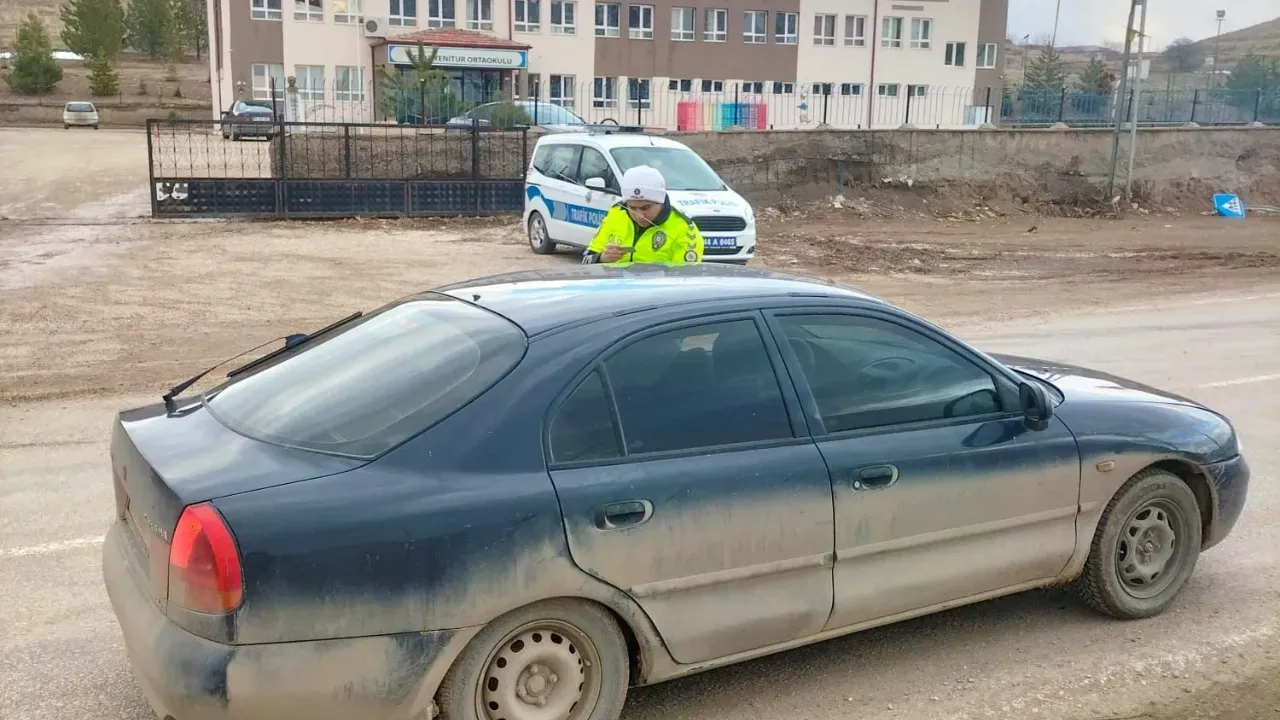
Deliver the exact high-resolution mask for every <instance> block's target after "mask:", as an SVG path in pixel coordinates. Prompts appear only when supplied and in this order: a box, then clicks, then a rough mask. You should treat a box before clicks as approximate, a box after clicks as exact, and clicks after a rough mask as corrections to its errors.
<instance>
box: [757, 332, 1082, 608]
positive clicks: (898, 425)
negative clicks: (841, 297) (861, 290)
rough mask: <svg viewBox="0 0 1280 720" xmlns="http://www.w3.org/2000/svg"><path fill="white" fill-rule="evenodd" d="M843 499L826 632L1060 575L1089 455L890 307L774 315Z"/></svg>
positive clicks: (967, 358)
mask: <svg viewBox="0 0 1280 720" xmlns="http://www.w3.org/2000/svg"><path fill="white" fill-rule="evenodd" d="M769 319H770V324H771V326H772V328H773V330H774V332H775V333H776V336H777V338H778V342H779V345H780V346H781V347H782V352H783V354H784V356H785V357H786V359H787V364H788V367H789V368H790V369H791V370H792V378H793V379H794V381H795V382H796V383H797V387H798V390H799V394H800V398H801V402H802V404H803V405H804V406H805V407H806V410H807V412H808V414H809V426H810V427H811V428H813V429H814V433H815V438H816V440H817V445H818V448H819V449H820V450H821V452H822V455H823V458H824V459H825V460H826V463H827V467H828V469H829V470H830V472H831V485H832V497H833V498H834V502H835V519H836V527H835V534H836V541H835V548H836V550H835V552H836V555H835V568H834V586H835V606H834V609H833V611H832V615H831V619H830V621H829V623H828V625H827V627H828V629H835V628H840V627H847V626H851V625H858V624H863V623H874V622H876V621H885V620H887V619H888V620H891V619H894V617H895V616H904V615H909V614H912V613H918V612H923V611H928V610H930V609H941V608H942V607H944V606H946V605H948V604H954V603H955V602H956V601H959V600H965V599H975V600H976V599H980V598H981V597H983V596H987V595H994V594H998V593H1000V592H1001V591H1005V590H1008V589H1010V588H1018V587H1028V586H1031V585H1033V584H1037V583H1041V582H1043V581H1045V580H1048V579H1051V578H1053V577H1055V576H1056V575H1057V574H1058V573H1059V572H1061V571H1062V569H1063V568H1064V567H1065V566H1066V564H1067V562H1068V561H1069V560H1070V558H1071V554H1072V551H1073V549H1074V547H1075V539H1076V532H1075V518H1076V513H1077V508H1078V502H1079V494H1080V460H1079V452H1078V449H1077V446H1076V442H1075V438H1074V437H1073V436H1072V434H1071V432H1070V431H1069V430H1068V429H1067V428H1066V426H1064V425H1063V424H1062V423H1061V422H1060V421H1058V420H1057V419H1056V418H1055V419H1054V420H1053V421H1052V422H1051V423H1050V425H1049V427H1048V428H1047V429H1044V430H1032V429H1030V428H1029V427H1028V425H1027V423H1026V421H1025V419H1024V416H1023V414H1022V412H1021V411H1020V409H1019V408H1018V407H1017V400H1016V397H1017V388H1016V385H1017V384H1016V383H1015V382H1014V381H1012V380H1010V379H1009V378H1008V377H1006V376H1005V375H1004V374H1003V373H1001V372H999V371H998V370H996V369H995V368H993V367H990V366H989V365H987V364H986V360H985V359H983V358H982V357H981V356H980V355H979V354H976V353H972V352H970V351H968V350H967V349H966V348H964V346H963V345H961V344H959V343H955V342H953V341H951V340H950V339H949V338H947V337H946V336H945V335H943V334H941V333H938V332H936V331H934V330H932V329H931V328H928V327H927V326H925V325H924V324H921V323H917V322H915V321H913V320H911V319H909V318H905V317H902V316H899V315H894V314H880V313H876V312H874V311H865V312H855V311H844V310H831V309H823V310H819V309H814V310H810V311H776V312H771V313H769Z"/></svg>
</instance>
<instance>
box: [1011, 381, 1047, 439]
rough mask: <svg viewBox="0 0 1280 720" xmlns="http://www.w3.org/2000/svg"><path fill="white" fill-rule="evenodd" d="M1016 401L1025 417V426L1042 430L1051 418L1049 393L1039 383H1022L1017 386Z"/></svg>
mask: <svg viewBox="0 0 1280 720" xmlns="http://www.w3.org/2000/svg"><path fill="white" fill-rule="evenodd" d="M1018 402H1019V404H1021V405H1022V414H1023V416H1024V417H1026V419H1027V427H1029V428H1031V429H1032V430H1044V429H1045V428H1047V427H1049V421H1050V420H1051V419H1053V403H1052V402H1050V401H1049V393H1048V392H1046V391H1045V389H1044V388H1043V387H1041V386H1039V385H1036V384H1032V383H1026V382H1024V383H1022V384H1021V385H1019V386H1018Z"/></svg>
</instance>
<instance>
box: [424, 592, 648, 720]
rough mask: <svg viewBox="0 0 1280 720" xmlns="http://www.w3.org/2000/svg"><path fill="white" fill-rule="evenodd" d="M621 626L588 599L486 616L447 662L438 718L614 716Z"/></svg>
mask: <svg viewBox="0 0 1280 720" xmlns="http://www.w3.org/2000/svg"><path fill="white" fill-rule="evenodd" d="M628 658H629V656H628V653H627V644H626V640H625V639H624V638H623V636H622V630H621V628H620V627H619V626H618V623H617V621H616V620H614V618H613V616H612V615H611V614H609V612H608V611H607V610H605V609H603V608H601V607H599V606H597V605H593V604H591V603H586V602H579V601H575V600H549V601H546V602H540V603H535V604H533V605H530V606H528V607H525V608H521V609H519V610H515V611H513V612H510V613H508V614H506V615H503V616H502V617H500V618H498V619H497V620H494V621H493V622H491V623H489V624H488V625H487V626H486V627H485V629H484V630H481V631H480V634H478V635H476V637H475V638H474V639H473V640H472V641H471V643H470V644H469V645H468V646H467V649H466V650H464V651H463V652H462V655H461V656H460V657H459V658H458V660H457V662H455V663H454V665H453V667H452V668H450V669H449V672H448V674H446V675H445V678H444V682H443V683H442V684H441V685H440V694H439V695H438V698H439V704H440V712H441V717H443V718H444V720H616V718H618V716H619V715H621V713H622V706H623V704H624V703H625V702H626V697H627V684H628V679H629V677H630V675H629V672H630V671H629V660H628Z"/></svg>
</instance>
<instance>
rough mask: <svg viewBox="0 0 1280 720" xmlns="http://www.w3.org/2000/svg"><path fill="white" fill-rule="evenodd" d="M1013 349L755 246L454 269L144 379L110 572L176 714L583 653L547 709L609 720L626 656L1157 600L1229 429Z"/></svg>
mask: <svg viewBox="0 0 1280 720" xmlns="http://www.w3.org/2000/svg"><path fill="white" fill-rule="evenodd" d="M913 343H914V344H913ZM867 348H873V349H875V348H878V349H875V350H874V352H872V351H870V350H867ZM886 348H888V350H886ZM849 353H854V354H855V355H856V356H857V359H856V360H850V359H849V357H851V356H850V355H849ZM868 353H870V354H868ZM1003 360H1004V362H1002V361H1001V359H997V358H995V357H992V356H988V355H985V354H983V353H981V352H979V351H977V350H975V349H973V348H971V347H969V346H968V345H966V344H965V343H963V342H961V341H959V340H957V339H956V338H954V337H952V336H950V335H948V334H947V333H945V332H943V331H942V330H940V329H938V328H936V327H934V326H932V325H930V324H929V323H927V322H925V321H924V320H922V319H920V318H917V317H915V316H913V315H911V314H909V313H906V312H904V311H902V310H900V309H898V308H895V307H893V306H891V305H889V304H887V303H885V302H883V301H882V300H879V299H877V298H874V297H871V296H869V295H866V294H863V293H860V292H857V291H854V290H849V289H844V288H840V287H836V286H832V285H827V284H824V283H820V282H817V281H811V280H808V279H804V278H797V277H793V276H787V275H777V274H772V273H767V272H760V271H753V270H745V269H736V268H724V267H717V266H709V265H700V266H688V267H683V268H661V267H657V268H649V267H643V266H634V267H630V268H626V269H618V268H608V267H584V268H578V267H575V268H573V269H569V270H565V271H547V272H528V273H520V274H515V275H507V276H499V277H494V278H487V279H481V280H475V281H471V282H468V283H463V284H458V285H453V286H448V287H444V288H439V289H437V290H435V291H431V292H427V293H423V294H421V295H416V296H412V297H409V298H405V299H402V300H400V301H397V302H395V303H392V304H390V305H388V306H386V307H385V308H382V309H380V310H378V311H377V312H374V313H370V314H369V315H367V316H365V317H363V318H360V319H358V320H356V321H353V322H350V323H348V324H346V325H343V326H341V327H339V328H337V329H335V330H333V331H332V332H329V333H327V334H325V335H324V336H322V337H316V338H315V339H312V340H310V341H309V342H305V343H302V344H300V345H299V346H298V347H296V348H293V349H291V350H289V351H288V352H286V353H284V354H283V355H282V356H281V357H279V358H277V359H274V360H273V361H271V362H269V363H265V364H263V365H261V366H259V367H255V368H253V369H252V370H251V371H248V372H245V373H242V374H238V375H236V376H235V377H233V378H231V379H230V380H228V381H227V382H226V383H224V384H223V385H221V386H219V387H218V388H215V389H214V390H212V391H210V392H208V393H206V394H204V395H203V396H201V397H200V398H199V399H195V400H191V401H188V402H183V403H180V404H179V405H178V406H177V407H175V408H171V409H166V408H163V407H161V406H158V405H157V406H151V407H144V408H138V409H135V410H130V411H126V412H123V413H121V414H120V416H119V417H118V419H117V421H116V423H115V425H114V429H113V436H112V445H111V456H112V470H113V475H114V483H115V488H116V511H117V520H116V522H115V523H114V524H113V526H112V528H111V530H110V532H109V535H108V541H107V543H106V546H105V550H104V576H105V581H106V585H107V589H108V592H109V595H110V598H111V603H112V606H113V608H114V610H115V613H116V616H117V618H118V619H119V622H120V624H121V627H122V629H123V632H124V637H125V641H126V646H127V648H128V653H129V656H130V659H131V661H132V664H133V667H134V670H135V673H136V675H137V677H138V679H139V682H140V684H141V686H142V687H143V689H144V692H145V693H146V695H147V697H148V699H149V701H150V702H151V704H152V706H153V707H154V708H155V709H156V711H157V713H158V714H159V715H160V716H161V717H162V718H163V717H171V718H173V719H174V720H191V719H193V718H268V717H270V718H278V717H286V716H287V717H300V718H310V719H317V720H319V719H323V718H344V719H348V720H349V719H352V718H420V717H424V716H427V717H429V716H431V715H433V714H435V713H436V712H437V711H438V710H443V712H444V714H445V715H447V716H449V717H453V718H467V719H468V720H471V719H472V718H477V717H478V718H491V719H494V720H496V718H498V717H505V718H508V719H509V720H521V718H524V717H535V716H537V717H542V716H543V715H536V714H521V710H520V708H521V707H523V705H521V704H522V703H524V704H527V705H528V706H529V707H531V708H532V707H537V708H546V707H548V705H547V703H548V702H549V701H550V702H551V703H552V705H551V707H555V703H556V702H560V699H561V698H562V695H561V696H555V695H554V693H556V692H562V694H563V692H569V693H570V694H572V693H573V692H575V691H574V690H573V688H571V687H568V685H569V684H567V683H566V682H565V681H564V677H565V676H566V674H572V676H573V678H574V679H579V680H580V681H579V682H577V683H572V684H575V685H577V690H576V692H577V693H578V695H575V696H572V697H570V698H569V699H570V700H571V701H572V704H571V705H570V704H569V703H568V702H566V704H565V705H564V708H565V710H564V712H563V713H561V714H559V715H556V714H552V715H547V716H548V717H565V718H572V719H575V720H576V719H577V718H585V719H589V720H600V719H605V720H611V719H612V718H613V717H616V715H617V712H618V711H619V710H620V708H621V704H622V702H623V698H624V697H625V690H626V687H627V685H642V684H651V683H655V682H660V681H663V680H666V679H670V678H673V677H677V676H681V675H686V674H689V673H693V672H697V671H700V670H704V669H708V668H711V667H716V666H720V665H725V664H729V663H733V662H737V661H740V660H743V659H747V658H750V657H756V656H760V655H764V654H768V653H772V652H776V651H778V650H782V649H786V648H790V647H795V646H798V645H802V644H806V643H810V642H815V641H819V640H822V639H825V638H829V637H834V636H837V635H842V634H845V633H849V632H853V631H856V630H859V629H862V628H867V627H872V626H877V625H884V624H887V623H891V622H895V621H897V620H901V619H905V618H909V617H914V616H919V615H923V614H928V613H930V612H935V611H937V610H940V609H944V608H947V607H953V606H956V605H959V604H964V603H969V602H976V601H980V600H983V599H987V598H992V597H996V596H1000V595H1004V594H1009V593H1013V592H1018V591H1020V590H1025V589H1028V588H1033V587H1038V586H1047V585H1052V584H1055V583H1062V582H1076V583H1077V584H1078V585H1079V586H1080V587H1081V589H1082V593H1083V594H1084V595H1085V598H1086V600H1088V601H1089V602H1090V604H1093V605H1094V606H1095V607H1098V608H1099V609H1101V610H1104V611H1106V612H1109V613H1111V614H1112V615H1116V616H1119V617H1140V616H1145V615H1149V614H1154V613H1155V612H1159V611H1161V610H1163V609H1164V607H1166V606H1167V605H1168V604H1169V602H1171V601H1172V599H1173V596H1174V595H1176V593H1177V591H1178V590H1179V589H1180V587H1181V583H1182V582H1185V579H1186V576H1187V575H1189V574H1190V572H1191V568H1192V567H1194V564H1195V558H1196V556H1197V555H1198V553H1199V551H1200V550H1201V549H1203V548H1206V547H1208V546H1211V545H1213V544H1215V543H1217V542H1218V541H1220V540H1221V539H1222V538H1223V537H1225V536H1226V534H1227V533H1228V532H1229V531H1230V530H1231V528H1232V526H1233V525H1234V523H1235V521H1236V518H1237V517H1238V515H1239V513H1240V510H1241V508H1242V506H1243V503H1244V497H1245V491H1246V486H1247V481H1248V476H1249V473H1248V468H1247V465H1246V464H1245V461H1244V459H1243V458H1242V456H1241V455H1240V452H1239V448H1238V441H1237V439H1236V436H1235V432H1234V430H1233V429H1232V427H1231V426H1230V424H1229V423H1228V422H1227V421H1226V420H1225V419H1224V418H1222V417H1221V416H1219V415H1217V414H1215V413H1213V412H1211V411H1209V410H1207V409H1205V408H1203V407H1201V406H1199V405H1197V404H1196V403H1193V402H1191V401H1189V400H1186V399H1183V398H1179V397H1176V396H1173V395H1170V394H1168V393H1163V392H1161V391H1157V390H1154V389H1151V388H1146V387H1144V386H1141V385H1137V384H1135V383H1130V382H1127V381H1123V380H1120V379H1118V378H1112V377H1110V376H1106V375H1103V374H1101V373H1095V372H1092V371H1086V370H1083V369H1080V368H1073V367H1069V366H1063V365H1051V364H1048V363H1043V362H1038V361H1031V360H1026V359H1022V358H1004V359H1003ZM833 363H834V364H833ZM849 363H852V364H849ZM847 368H853V370H847ZM1014 368H1017V369H1014ZM848 378H852V379H855V380H856V381H857V382H854V383H851V384H850V383H845V382H843V379H848ZM859 393H861V395H859ZM1135 488H1136V489H1135ZM1151 488H1154V489H1151ZM1135 497H1136V498H1137V499H1136V500H1135V499H1133V498H1135ZM1161 498H1165V499H1166V500H1167V502H1164V501H1162V502H1164V504H1162V505H1159V506H1158V507H1157V506H1152V505H1151V502H1154V501H1155V500H1160V499H1161ZM1187 498H1190V499H1189V500H1188V499H1187ZM1148 500H1150V502H1147V501H1148ZM1139 501H1142V502H1147V504H1146V505H1142V504H1141V503H1140V502H1139ZM1126 503H1129V504H1131V505H1133V507H1129V506H1128V505H1126ZM1134 503H1138V504H1134ZM1153 507H1154V508H1155V509H1152V508H1153ZM1144 513H1145V514H1144ZM1160 513H1164V517H1165V521H1164V525H1161V524H1160V522H1159V518H1160V517H1161V515H1160ZM1117 518H1118V519H1117ZM1179 523H1181V524H1179ZM1133 528H1138V530H1141V531H1143V532H1148V534H1149V537H1148V535H1133V536H1129V535H1127V534H1126V533H1128V531H1129V530H1130V529H1133ZM1144 528H1145V530H1143V529H1144ZM1170 533H1173V534H1177V533H1181V534H1177V535H1176V543H1175V542H1174V541H1172V540H1169V539H1168V537H1167V536H1168V535H1169V534H1170ZM1112 536H1115V537H1112ZM1116 538H1118V539H1116ZM1135 538H1136V539H1135ZM1162 538H1163V540H1164V546H1163V549H1160V548H1157V545H1158V544H1160V542H1161V540H1162ZM1148 539H1150V543H1149V544H1148V542H1147V540H1148ZM1108 543H1110V544H1109V545H1108ZM1175 544H1176V547H1177V551H1176V552H1175V551H1174V550H1172V548H1173V547H1174V545H1175ZM1158 550H1159V552H1157V551H1158ZM1135 553H1137V554H1135ZM1139 554H1142V557H1145V558H1147V560H1146V561H1140V558H1139ZM1158 556H1167V557H1165V565H1161V566H1160V567H1161V569H1160V570H1159V571H1153V570H1152V568H1154V567H1155V564H1153V563H1154V562H1155V560H1159V557H1158ZM1152 558H1155V560H1152ZM1173 561H1177V563H1179V564H1177V565H1176V566H1175V565H1170V564H1169V563H1170V562H1173ZM1144 562H1145V564H1144ZM1141 578H1145V579H1146V580H1145V582H1146V583H1147V584H1146V586H1145V588H1146V589H1145V590H1144V589H1143V588H1142V587H1139V586H1140V585H1141V583H1137V580H1138V579H1141ZM1166 578H1172V579H1171V580H1166ZM1157 579H1158V580H1159V582H1157ZM1165 582H1168V583H1170V584H1168V585H1167V586H1164V587H1163V588H1162V589H1161V588H1158V587H1157V586H1158V585H1159V584H1160V583H1165ZM1135 583H1137V584H1135ZM1135 588H1137V589H1135ZM1148 590H1150V591H1151V592H1147V591H1148ZM1144 592H1146V593H1147V597H1146V598H1145V599H1144V598H1143V597H1142V596H1143V593H1144ZM1117 593H1122V594H1123V593H1129V595H1126V596H1124V597H1121V596H1118V595H1117ZM1130 595H1131V597H1130ZM540 622H542V623H553V624H551V625H545V624H544V625H539V624H538V623H540ZM575 623H576V624H575ZM530 628H532V629H530ZM540 628H552V629H551V630H545V629H540ZM557 628H559V629H557ZM575 633H577V634H575ZM513 638H517V639H515V640H513ZM566 638H567V640H566ZM526 643H528V644H533V643H544V644H546V647H545V648H544V649H545V650H546V653H545V654H544V656H540V657H544V658H545V661H539V662H541V663H542V664H533V665H529V666H528V667H526V668H524V669H523V670H519V671H513V670H510V669H509V668H508V662H507V659H508V657H507V656H503V655H502V653H503V652H506V653H507V654H508V656H510V657H512V658H514V657H515V656H514V655H512V654H511V653H513V652H514V651H513V650H512V648H521V647H528V645H526ZM575 643H576V645H575ZM552 644H554V645H555V647H553V645H552ZM565 648H570V649H569V650H568V651H566V650H565ZM566 652H567V653H568V654H566ZM557 653H558V654H557ZM593 653H594V654H593ZM575 656H576V657H578V658H581V657H583V656H586V657H588V658H589V659H591V660H593V662H587V663H583V662H581V661H578V662H577V667H574V663H573V660H574V657H575ZM566 658H567V659H568V662H566ZM498 668H507V669H502V670H500V669H498ZM584 668H585V669H584ZM504 672H505V673H513V674H507V675H504V674H503V673H504ZM593 672H594V673H596V675H595V676H592V675H591V673H593ZM499 678H501V683H500V682H499ZM593 678H594V679H593ZM557 683H558V685H557ZM500 685H501V689H499V686H500ZM553 688H559V689H558V690H557V689H553ZM565 688H568V689H567V690H565ZM508 691H509V694H503V693H508ZM593 693H594V694H593ZM536 703H542V704H541V705H538V704H536ZM513 706H514V707H513Z"/></svg>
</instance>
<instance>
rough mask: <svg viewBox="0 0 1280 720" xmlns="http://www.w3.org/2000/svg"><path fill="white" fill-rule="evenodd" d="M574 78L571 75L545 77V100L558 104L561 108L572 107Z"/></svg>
mask: <svg viewBox="0 0 1280 720" xmlns="http://www.w3.org/2000/svg"><path fill="white" fill-rule="evenodd" d="M574 84H575V78H574V76H572V75H552V76H550V77H548V78H547V102H549V103H551V104H552V105H559V106H560V107H562V108H570V109H572V108H573V86H574Z"/></svg>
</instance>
